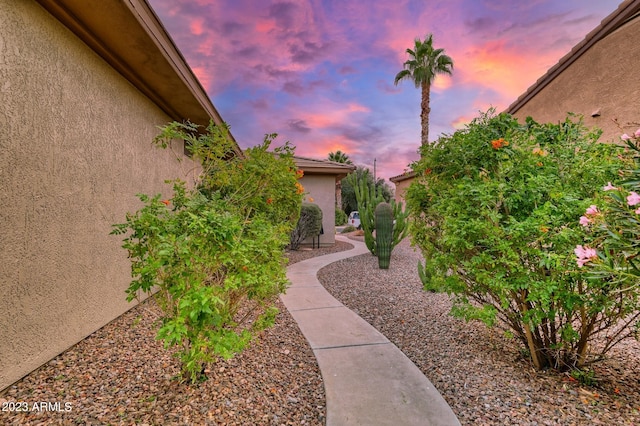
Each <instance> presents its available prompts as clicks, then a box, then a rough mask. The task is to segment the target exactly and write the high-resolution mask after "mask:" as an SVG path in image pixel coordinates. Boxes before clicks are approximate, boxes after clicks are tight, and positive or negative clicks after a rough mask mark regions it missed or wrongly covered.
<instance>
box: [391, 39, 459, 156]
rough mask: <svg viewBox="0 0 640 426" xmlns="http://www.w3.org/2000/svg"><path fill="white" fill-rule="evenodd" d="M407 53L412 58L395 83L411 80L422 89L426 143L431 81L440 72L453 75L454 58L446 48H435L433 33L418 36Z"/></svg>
mask: <svg viewBox="0 0 640 426" xmlns="http://www.w3.org/2000/svg"><path fill="white" fill-rule="evenodd" d="M407 53H408V54H409V56H410V58H409V60H407V61H406V62H405V63H404V64H403V66H404V69H403V70H402V71H400V72H399V73H398V74H396V78H395V80H394V84H395V85H396V86H397V85H398V83H399V82H400V81H401V80H411V81H413V83H414V84H415V85H416V88H421V89H422V102H421V103H420V107H421V112H420V124H421V125H422V144H423V145H425V144H427V143H429V113H430V112H431V107H430V106H429V97H430V95H431V83H433V80H434V79H435V78H436V76H437V75H438V74H449V75H451V72H452V71H453V60H452V59H451V58H450V57H449V56H447V55H445V54H444V49H434V48H433V34H428V35H427V36H426V37H425V39H424V41H422V40H420V39H419V38H416V39H415V46H414V48H413V50H411V49H407Z"/></svg>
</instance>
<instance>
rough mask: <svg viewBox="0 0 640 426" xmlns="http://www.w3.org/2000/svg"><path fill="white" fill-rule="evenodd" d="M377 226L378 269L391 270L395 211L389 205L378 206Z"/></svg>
mask: <svg viewBox="0 0 640 426" xmlns="http://www.w3.org/2000/svg"><path fill="white" fill-rule="evenodd" d="M375 224H376V253H377V256H378V267H379V268H380V269H389V262H390V261H391V250H392V248H393V247H392V243H393V209H392V208H391V205H390V204H389V203H380V204H378V205H377V206H376V211H375Z"/></svg>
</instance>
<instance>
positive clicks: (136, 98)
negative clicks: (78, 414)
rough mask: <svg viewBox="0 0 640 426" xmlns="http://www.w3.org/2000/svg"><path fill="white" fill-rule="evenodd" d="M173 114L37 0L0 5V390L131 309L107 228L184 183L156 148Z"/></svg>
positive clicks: (4, 0)
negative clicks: (173, 183)
mask: <svg viewBox="0 0 640 426" xmlns="http://www.w3.org/2000/svg"><path fill="white" fill-rule="evenodd" d="M168 121H169V119H168V117H167V116H166V115H165V114H163V113H162V112H161V111H160V110H159V109H158V108H157V107H156V106H155V105H154V104H152V103H151V102H150V101H149V100H148V99H147V98H146V97H144V96H142V95H141V94H140V92H138V91H137V90H136V89H135V88H134V87H133V86H131V85H130V84H129V83H128V82H127V81H126V80H124V79H123V78H122V77H121V76H120V75H119V74H117V73H116V72H115V71H113V69H111V68H110V67H109V66H108V65H107V64H106V63H105V62H104V61H103V60H102V59H101V58H100V57H98V56H97V55H96V54H94V52H93V51H91V50H90V49H89V48H87V46H86V45H85V44H83V43H82V42H81V41H79V40H78V39H77V38H76V37H75V36H74V35H73V34H72V33H70V32H69V31H68V30H67V29H66V28H64V27H63V26H61V25H60V24H59V23H58V21H56V20H55V19H54V18H53V17H51V16H50V15H49V14H48V13H47V12H45V11H44V10H43V9H42V8H41V7H40V6H38V5H37V4H36V3H35V2H33V1H27V0H0V199H1V200H2V206H1V207H0V236H1V241H2V244H1V246H0V268H1V271H0V295H1V296H0V330H1V331H0V389H3V388H5V387H6V386H8V385H10V384H11V383H12V382H13V381H15V380H17V379H19V378H20V377H21V376H23V375H25V374H27V373H28V372H30V371H31V370H33V369H34V368H36V367H38V366H39V365H41V364H42V363H45V362H47V361H48V360H49V359H51V358H52V357H54V356H55V355H57V354H58V353H60V352H62V351H64V350H65V349H67V348H69V347H70V346H72V345H73V344H75V343H76V342H78V341H79V340H81V339H83V338H84V337H85V336H87V335H89V334H90V333H92V332H93V331H95V330H96V329H98V328H100V327H101V326H103V325H104V324H106V323H107V322H109V321H110V320H112V319H114V318H116V317H117V316H118V315H120V314H121V313H123V312H124V311H126V310H127V309H129V308H130V307H131V306H132V305H131V304H129V303H127V302H126V301H125V293H124V291H125V288H126V287H127V286H128V283H129V281H130V275H129V272H130V264H129V261H128V259H127V256H126V253H125V251H124V250H123V249H121V248H120V245H121V238H120V237H116V236H110V235H109V232H110V231H111V224H113V223H116V222H122V221H124V218H125V213H126V212H128V211H135V210H137V208H138V207H139V206H140V203H139V202H138V200H137V198H136V197H135V196H134V194H136V193H150V194H155V193H158V192H165V194H169V191H168V189H169V188H168V186H167V185H165V184H164V183H163V181H164V180H165V179H168V178H172V177H177V176H180V177H182V178H183V179H186V180H189V177H188V176H187V175H186V174H185V172H186V171H187V170H189V169H191V165H190V164H187V163H183V164H178V162H177V161H176V158H175V155H174V154H173V153H172V152H169V151H162V150H159V149H157V148H155V147H153V146H152V145H151V139H152V138H153V136H154V135H155V134H156V133H157V129H156V126H158V125H161V124H164V123H166V122H168ZM176 152H182V150H181V148H180V147H177V149H176Z"/></svg>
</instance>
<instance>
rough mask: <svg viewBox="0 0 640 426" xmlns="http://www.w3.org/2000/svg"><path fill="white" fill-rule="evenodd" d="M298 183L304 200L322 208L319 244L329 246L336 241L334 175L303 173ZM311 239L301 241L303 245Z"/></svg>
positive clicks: (309, 242)
mask: <svg viewBox="0 0 640 426" xmlns="http://www.w3.org/2000/svg"><path fill="white" fill-rule="evenodd" d="M300 184H302V186H303V187H304V190H305V200H307V201H310V199H313V202H314V203H315V204H317V205H318V206H319V207H320V209H321V210H322V228H323V230H324V234H322V235H321V236H320V245H321V246H330V245H333V244H335V242H336V236H335V234H336V200H335V187H336V178H335V176H334V175H321V174H319V175H312V174H305V175H304V176H303V177H302V178H301V179H300ZM311 243H312V239H311V238H307V239H306V240H304V241H303V242H302V245H303V246H306V245H309V246H310V245H311Z"/></svg>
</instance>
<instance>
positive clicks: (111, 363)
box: [0, 243, 351, 425]
mask: <svg viewBox="0 0 640 426" xmlns="http://www.w3.org/2000/svg"><path fill="white" fill-rule="evenodd" d="M349 248H351V245H349V244H346V243H339V244H337V245H336V246H335V247H331V248H323V249H315V250H310V251H298V252H291V253H290V254H288V257H289V258H290V263H295V262H297V261H300V260H303V259H305V258H309V257H313V256H317V255H322V254H327V253H330V252H335V251H342V250H347V249H349ZM123 297H124V294H123ZM278 307H279V309H280V314H279V315H278V318H277V321H276V324H275V326H274V327H272V328H271V329H269V330H267V331H265V332H264V333H263V334H262V335H261V336H260V338H259V339H257V340H256V341H254V343H253V344H252V346H251V347H250V348H248V349H247V350H246V351H245V352H243V353H242V354H240V355H238V356H236V357H235V358H234V359H232V360H229V361H219V362H217V363H215V364H213V365H212V366H211V367H210V370H211V371H210V373H209V380H207V381H206V382H204V383H201V384H200V385H198V386H188V385H186V384H182V383H179V382H178V381H177V380H175V377H176V375H177V374H178V373H179V370H180V366H179V362H178V360H177V359H176V358H173V357H172V356H171V353H169V352H167V351H165V350H164V349H163V347H162V343H161V342H159V341H156V340H155V339H154V337H155V333H156V330H157V326H156V324H155V319H156V318H157V315H158V311H157V309H158V308H157V306H156V304H155V302H154V301H152V300H149V301H147V302H144V303H143V304H141V305H138V306H136V307H134V308H133V309H131V310H130V311H129V312H127V313H126V314H124V315H122V316H121V317H119V318H118V319H116V320H114V321H112V322H111V323H109V324H108V325H106V326H105V327H103V328H102V329H100V330H98V331H96V332H95V333H94V334H92V335H91V336H89V337H88V338H86V339H85V340H83V341H82V342H80V343H78V344H77V345H75V346H74V347H72V348H71V349H69V350H68V351H66V352H64V353H63V354H61V355H59V356H58V357H56V358H55V359H53V360H51V361H50V362H48V363H47V364H45V365H44V366H42V367H41V368H39V369H38V370H36V371H34V372H32V373H31V374H29V375H28V376H26V377H24V378H23V379H22V380H20V381H19V382H17V383H15V384H14V385H12V386H10V387H9V388H7V389H6V390H4V391H3V392H2V393H0V407H1V406H3V405H4V406H5V407H6V408H9V405H7V404H9V403H16V402H20V403H22V402H26V403H27V407H28V410H29V411H28V412H20V413H16V412H15V411H14V412H7V411H0V425H47V424H64V425H67V424H68V425H71V424H83V425H89V424H90V425H105V424H124V425H129V424H149V425H150V424H155V425H175V424H180V425H205V424H209V425H255V424H264V425H321V424H324V419H325V416H326V410H325V406H324V404H325V400H324V384H323V382H322V377H321V375H320V370H319V369H318V364H317V362H316V359H315V357H314V355H313V352H312V351H311V349H310V348H309V345H308V344H307V341H306V340H305V338H304V336H303V335H302V333H300V330H299V329H298V326H297V324H296V323H295V321H294V320H293V318H292V317H291V315H289V313H288V312H287V310H286V308H285V307H284V305H282V304H281V303H280V302H279V301H278ZM40 402H45V403H51V404H50V405H49V404H47V405H46V407H43V408H46V409H47V411H39V410H37V411H36V410H35V408H39V407H40V405H39V403H40ZM36 403H37V404H36ZM56 403H60V404H59V406H57V405H56ZM65 403H68V404H69V405H67V406H65ZM34 404H36V407H35V408H34ZM20 407H22V405H20ZM65 408H69V409H70V411H68V412H66V411H64V410H65ZM50 410H57V411H50Z"/></svg>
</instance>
